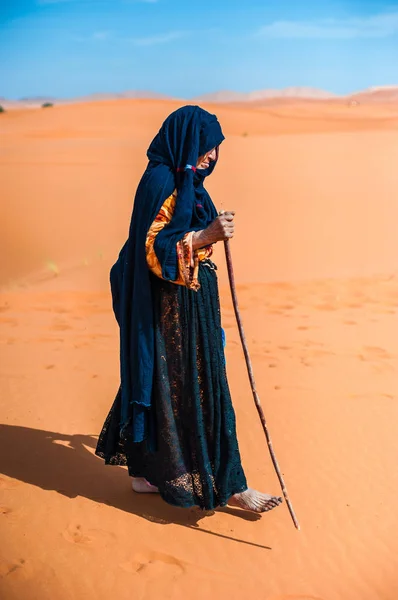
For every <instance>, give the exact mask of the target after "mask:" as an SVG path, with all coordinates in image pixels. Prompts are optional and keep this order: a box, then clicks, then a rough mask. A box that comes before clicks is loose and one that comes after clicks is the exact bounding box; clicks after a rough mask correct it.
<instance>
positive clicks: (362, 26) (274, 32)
mask: <svg viewBox="0 0 398 600" xmlns="http://www.w3.org/2000/svg"><path fill="white" fill-rule="evenodd" d="M397 34H398V12H392V13H386V14H380V15H371V16H369V17H351V18H346V19H317V20H313V21H274V22H273V23H270V24H269V25H265V26H264V27H261V29H259V30H258V31H257V33H256V35H257V36H261V37H266V38H286V39H334V40H345V39H353V38H385V37H390V36H392V35H397Z"/></svg>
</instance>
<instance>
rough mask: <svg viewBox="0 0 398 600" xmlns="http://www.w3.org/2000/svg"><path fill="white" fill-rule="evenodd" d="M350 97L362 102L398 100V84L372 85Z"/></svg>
mask: <svg viewBox="0 0 398 600" xmlns="http://www.w3.org/2000/svg"><path fill="white" fill-rule="evenodd" d="M350 98H351V99H353V100H358V101H362V102H393V101H396V100H398V85H386V86H380V87H371V88H369V89H367V90H364V91H363V92H358V93H356V94H352V95H351V96H350Z"/></svg>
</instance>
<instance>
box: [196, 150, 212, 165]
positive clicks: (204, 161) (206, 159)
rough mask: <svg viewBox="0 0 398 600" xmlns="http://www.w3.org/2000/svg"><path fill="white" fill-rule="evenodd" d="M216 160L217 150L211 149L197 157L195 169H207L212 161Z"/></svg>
mask: <svg viewBox="0 0 398 600" xmlns="http://www.w3.org/2000/svg"><path fill="white" fill-rule="evenodd" d="M215 160H217V148H213V149H212V150H210V152H206V154H203V156H199V158H198V162H197V163H196V168H197V169H208V168H209V166H210V163H211V162H212V161H215Z"/></svg>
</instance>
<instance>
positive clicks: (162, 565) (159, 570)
mask: <svg viewBox="0 0 398 600" xmlns="http://www.w3.org/2000/svg"><path fill="white" fill-rule="evenodd" d="M119 566H120V568H121V569H123V571H126V572H127V573H138V574H142V575H146V576H147V575H152V576H154V577H158V576H162V575H171V576H176V575H182V574H183V573H185V571H186V567H185V565H184V563H183V561H181V560H179V559H178V558H176V557H175V556H172V555H171V554H165V553H163V552H156V551H154V550H149V551H146V552H137V553H136V554H135V555H134V556H133V559H132V560H130V561H127V562H124V563H121V564H120V565H119Z"/></svg>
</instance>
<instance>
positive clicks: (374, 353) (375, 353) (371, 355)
mask: <svg viewBox="0 0 398 600" xmlns="http://www.w3.org/2000/svg"><path fill="white" fill-rule="evenodd" d="M363 351H364V354H365V355H366V358H367V359H370V360H371V359H380V358H381V359H385V358H386V359H389V358H394V357H393V356H392V354H389V352H387V350H385V349H384V348H380V347H379V346H364V347H363Z"/></svg>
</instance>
